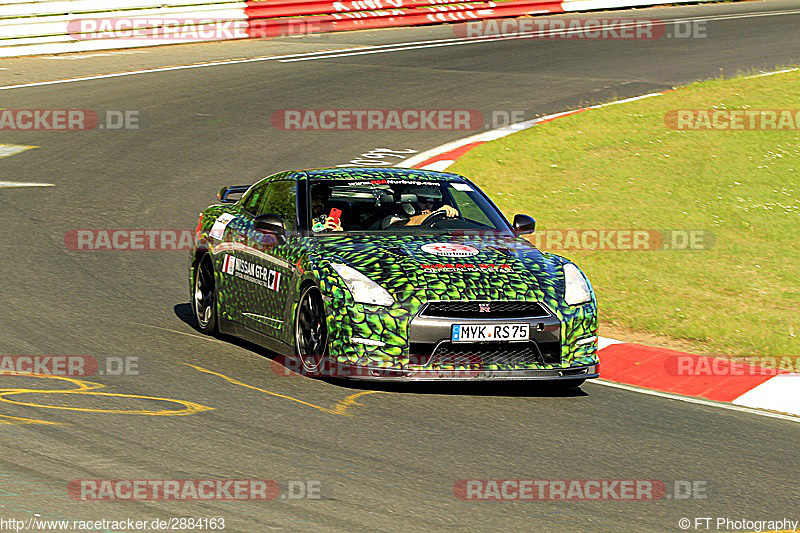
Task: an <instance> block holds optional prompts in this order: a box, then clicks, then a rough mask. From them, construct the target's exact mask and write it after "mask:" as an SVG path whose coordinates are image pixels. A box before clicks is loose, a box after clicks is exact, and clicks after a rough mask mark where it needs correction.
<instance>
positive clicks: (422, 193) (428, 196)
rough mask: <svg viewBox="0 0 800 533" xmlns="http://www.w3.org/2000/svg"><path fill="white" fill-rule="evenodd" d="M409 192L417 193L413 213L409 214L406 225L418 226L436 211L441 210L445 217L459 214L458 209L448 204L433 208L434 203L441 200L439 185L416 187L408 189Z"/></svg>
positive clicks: (453, 216) (454, 216)
mask: <svg viewBox="0 0 800 533" xmlns="http://www.w3.org/2000/svg"><path fill="white" fill-rule="evenodd" d="M409 192H412V193H415V194H416V195H417V201H416V202H415V203H416V205H415V209H414V211H415V213H416V214H415V215H413V216H411V218H409V219H408V222H406V224H405V225H406V226H419V225H420V224H422V221H424V220H425V219H426V218H428V217H429V216H431V215H432V214H433V213H435V212H436V211H442V212H444V214H445V215H446V216H447V218H456V217H457V216H459V213H458V209H456V208H455V207H452V206H449V205H442V206H440V207H438V208H436V209H434V205H436V204H437V203H439V202H441V201H442V193H441V191H440V190H439V187H435V186H434V187H418V188H414V189H411V190H409Z"/></svg>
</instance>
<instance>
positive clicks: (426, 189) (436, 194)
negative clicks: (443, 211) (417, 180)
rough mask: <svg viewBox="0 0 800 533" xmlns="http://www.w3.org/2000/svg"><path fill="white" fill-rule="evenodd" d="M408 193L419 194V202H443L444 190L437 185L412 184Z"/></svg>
mask: <svg viewBox="0 0 800 533" xmlns="http://www.w3.org/2000/svg"><path fill="white" fill-rule="evenodd" d="M406 193H411V194H415V195H417V202H420V203H425V202H431V203H441V201H442V191H441V189H439V187H438V186H437V185H412V186H411V187H409V188H408V189H406Z"/></svg>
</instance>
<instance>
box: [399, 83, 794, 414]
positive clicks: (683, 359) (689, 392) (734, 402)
mask: <svg viewBox="0 0 800 533" xmlns="http://www.w3.org/2000/svg"><path fill="white" fill-rule="evenodd" d="M792 70H797V69H785V70H781V71H776V72H767V73H762V74H757V75H755V76H751V77H757V76H769V75H772V74H778V73H781V72H789V71H792ZM668 92H670V90H668V91H663V92H659V93H650V94H645V95H642V96H636V97H633V98H626V99H624V100H617V101H614V102H609V103H605V104H599V105H594V106H590V107H584V108H581V109H576V110H572V111H564V112H562V113H555V114H552V115H547V116H543V117H540V118H536V119H533V120H528V121H525V122H519V123H517V124H512V125H510V126H506V127H504V128H500V129H496V130H491V131H487V132H483V133H479V134H477V135H472V136H470V137H466V138H464V139H459V140H457V141H453V142H450V143H447V144H443V145H441V146H438V147H436V148H433V149H431V150H428V151H426V152H422V153H420V154H417V155H415V156H414V157H411V158H409V159H406V160H405V161H403V162H402V163H399V164H398V165H396V166H398V167H402V168H419V169H424V170H437V171H442V170H445V169H447V168H448V167H449V166H450V165H452V164H453V163H455V162H456V160H457V159H459V158H460V157H462V156H463V155H464V154H466V153H467V152H469V151H470V150H472V149H473V148H475V147H476V146H480V145H481V144H484V143H487V142H489V141H493V140H495V139H500V138H502V137H505V136H507V135H511V134H512V133H516V132H518V131H522V130H526V129H529V128H532V127H534V126H537V125H541V124H544V123H547V122H550V121H552V120H556V119H558V118H562V117H565V116H569V115H574V114H576V113H581V112H583V111H588V110H590V109H598V108H601V107H606V106H610V105H617V104H624V103H627V102H633V101H635V100H641V99H644V98H652V97H655V96H661V95H662V94H665V93H668ZM598 353H599V355H600V375H601V376H602V378H603V379H600V380H597V381H595V383H599V384H603V385H609V386H613V387H617V388H623V389H627V390H633V391H636V392H643V393H646V394H651V395H655V396H661V397H666V398H670V399H673V400H680V401H688V402H691V403H700V404H706V405H712V406H717V407H724V408H726V409H732V410H738V411H750V412H753V413H755V414H760V415H767V416H770V417H773V418H784V419H790V420H797V419H796V418H794V417H793V416H792V417H789V416H786V415H782V414H779V413H788V414H791V415H797V416H800V374H797V373H789V372H787V371H784V370H776V369H774V368H762V367H757V366H751V365H746V364H743V363H740V362H737V361H735V360H730V359H721V358H716V357H708V356H701V355H693V354H688V353H683V352H678V351H674V350H668V349H665V348H656V347H652V346H645V345H642V344H634V343H626V342H624V341H618V340H615V339H608V338H605V337H599V338H598ZM793 360H800V354H798V356H797V358H795V359H793ZM762 409H766V410H768V411H776V413H768V412H765V411H761V410H762Z"/></svg>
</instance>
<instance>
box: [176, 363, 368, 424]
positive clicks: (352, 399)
mask: <svg viewBox="0 0 800 533" xmlns="http://www.w3.org/2000/svg"><path fill="white" fill-rule="evenodd" d="M183 364H184V365H186V366H189V367H192V368H194V369H195V370H197V371H198V372H203V373H204V374H211V375H212V376H217V377H218V378H222V379H224V380H225V381H227V382H228V383H232V384H234V385H239V386H240V387H244V388H246V389H251V390H255V391H258V392H263V393H264V394H268V395H270V396H274V397H275V398H281V399H282V400H289V401H290V402H295V403H299V404H300V405H305V406H306V407H310V408H312V409H316V410H318V411H322V412H323V413H328V414H330V415H341V416H350V414H349V413H347V412H346V411H347V409H348V408H349V407H351V406H354V405H363V404H362V403H359V402H358V401H356V400H357V399H358V398H360V397H361V396H365V395H367V394H374V393H380V392H381V391H377V390H368V391H361V392H357V393H355V394H351V395H349V396H347V397H346V398H345V399H343V400H339V401H338V402H336V405H334V406H333V407H332V408H328V407H322V406H321V405H316V404H313V403H311V402H307V401H305V400H301V399H299V398H295V397H293V396H287V395H286V394H281V393H279V392H273V391H269V390H267V389H262V388H261V387H256V386H255V385H249V384H247V383H243V382H241V381H239V380H237V379H234V378H232V377H228V376H226V375H225V374H220V373H219V372H215V371H213V370H209V369H207V368H203V367H202V366H197V365H192V364H189V363H183Z"/></svg>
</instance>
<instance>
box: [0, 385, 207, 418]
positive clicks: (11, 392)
mask: <svg viewBox="0 0 800 533" xmlns="http://www.w3.org/2000/svg"><path fill="white" fill-rule="evenodd" d="M0 375H4V376H23V377H28V378H37V379H55V380H57V381H64V382H67V383H71V384H72V385H75V386H76V388H74V389H29V388H23V387H14V388H4V389H0V402H6V403H10V404H14V405H23V406H25V407H38V408H40V409H58V410H61V411H77V412H82V413H106V414H121V415H149V416H184V415H193V414H195V413H200V412H203V411H212V410H213V409H214V408H213V407H207V406H205V405H200V404H198V403H194V402H188V401H185V400H175V399H173V398H161V397H158V396H142V395H139V394H123V393H115V392H97V389H102V388H105V385H103V384H102V383H93V382H91V381H83V380H80V379H75V378H70V377H66V376H54V375H50V374H22V373H18V372H0ZM21 394H56V395H61V396H67V397H69V396H95V397H106V398H130V399H134V400H152V401H160V402H168V403H174V404H178V405H181V406H183V408H182V409H159V410H152V409H97V408H93V407H70V406H64V405H49V404H41V403H34V402H22V401H19V400H15V399H11V398H9V397H10V396H18V395H21ZM0 416H3V415H0ZM39 422H40V423H48V422H44V421H39Z"/></svg>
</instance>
